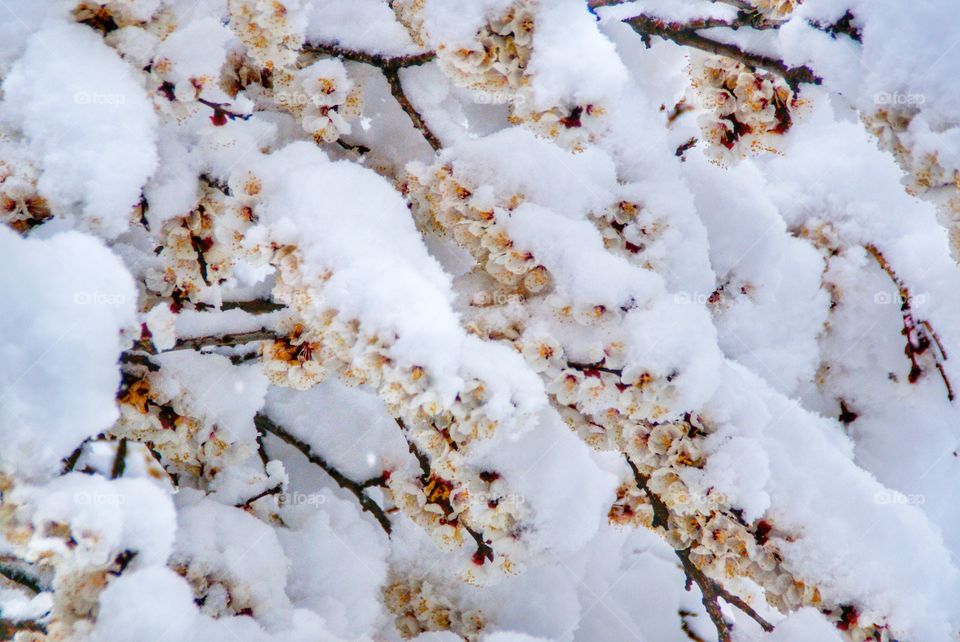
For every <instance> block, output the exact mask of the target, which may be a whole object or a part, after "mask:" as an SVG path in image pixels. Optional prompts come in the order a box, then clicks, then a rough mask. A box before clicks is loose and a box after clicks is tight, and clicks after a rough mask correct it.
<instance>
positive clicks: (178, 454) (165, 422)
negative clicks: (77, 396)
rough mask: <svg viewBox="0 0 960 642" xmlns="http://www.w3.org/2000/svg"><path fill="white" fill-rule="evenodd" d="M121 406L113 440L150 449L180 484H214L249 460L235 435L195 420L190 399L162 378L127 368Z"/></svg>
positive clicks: (142, 369) (244, 448) (137, 367)
mask: <svg viewBox="0 0 960 642" xmlns="http://www.w3.org/2000/svg"><path fill="white" fill-rule="evenodd" d="M117 401H118V402H119V410H120V418H119V419H118V420H117V422H116V423H115V424H114V425H113V426H112V427H111V429H110V434H111V435H113V436H114V437H117V438H121V437H126V438H128V439H130V440H132V441H137V442H140V443H145V444H146V443H149V444H151V448H152V450H153V451H154V452H155V453H156V454H157V455H159V456H160V458H161V461H162V463H163V466H164V468H165V469H166V470H167V471H168V472H170V473H172V474H175V475H177V476H178V478H179V479H191V480H194V481H195V483H198V484H206V483H209V482H210V481H211V480H212V479H213V478H214V477H216V475H217V474H218V473H219V472H220V471H221V470H223V469H224V467H225V466H226V465H227V464H229V463H232V462H237V461H242V460H243V459H245V458H246V457H247V455H249V451H248V450H247V448H246V447H245V446H241V445H239V444H237V443H235V439H234V438H233V437H232V436H231V435H230V434H228V433H225V432H224V431H221V430H219V429H218V427H217V426H216V425H213V426H211V425H209V424H208V422H206V421H204V419H203V417H198V416H196V415H195V412H194V411H193V410H192V408H193V407H194V405H195V404H194V403H193V401H192V400H191V399H190V398H189V394H188V393H187V392H185V391H182V390H176V391H174V390H173V389H172V388H171V386H169V385H167V383H166V382H165V381H164V380H163V374H162V372H159V371H151V370H148V369H147V368H146V367H144V366H139V365H127V366H126V371H125V372H124V379H123V383H122V385H121V388H120V392H119V394H118V396H117Z"/></svg>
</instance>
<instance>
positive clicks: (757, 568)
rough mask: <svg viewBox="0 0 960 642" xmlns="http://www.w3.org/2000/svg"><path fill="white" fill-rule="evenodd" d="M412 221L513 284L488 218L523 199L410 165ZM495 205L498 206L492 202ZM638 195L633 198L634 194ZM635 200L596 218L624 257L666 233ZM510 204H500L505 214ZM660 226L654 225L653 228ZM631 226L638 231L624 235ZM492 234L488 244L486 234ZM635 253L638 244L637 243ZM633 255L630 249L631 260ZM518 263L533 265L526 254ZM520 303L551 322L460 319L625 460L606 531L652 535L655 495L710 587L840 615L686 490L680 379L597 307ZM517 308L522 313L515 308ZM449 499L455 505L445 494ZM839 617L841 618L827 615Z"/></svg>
mask: <svg viewBox="0 0 960 642" xmlns="http://www.w3.org/2000/svg"><path fill="white" fill-rule="evenodd" d="M404 190H405V192H406V193H407V196H408V199H409V200H410V202H411V205H412V209H413V211H414V214H415V216H417V217H418V219H419V221H420V223H421V225H423V226H425V227H429V228H431V229H433V230H435V231H438V232H440V233H446V234H449V235H450V236H452V237H454V238H455V239H456V240H457V241H459V242H460V243H461V244H462V245H463V246H464V247H465V248H466V249H468V250H469V251H470V252H471V253H472V254H473V256H474V258H476V260H477V263H478V265H480V266H481V267H482V268H483V269H484V270H485V271H486V272H487V273H488V274H489V275H490V276H491V277H492V278H493V279H494V280H496V281H498V282H500V283H507V284H509V285H510V286H512V287H514V288H521V287H522V283H523V282H522V280H521V277H522V276H523V271H522V270H518V275H517V276H511V277H509V278H507V279H505V278H504V277H503V274H504V272H503V270H502V269H501V267H500V266H501V264H502V263H500V262H498V261H496V260H495V259H496V257H498V256H501V255H498V254H495V253H494V251H496V250H499V251H501V252H510V251H515V250H514V249H513V242H512V240H511V239H510V238H509V236H508V235H507V234H506V233H505V231H503V230H502V229H499V228H498V226H497V225H496V220H497V213H498V212H504V213H506V212H507V211H508V210H506V209H503V208H500V207H498V205H497V204H498V202H499V203H504V202H507V203H511V204H512V203H519V202H522V200H523V197H522V195H513V196H510V197H508V198H506V199H504V198H503V197H502V196H501V195H494V194H493V193H492V190H491V189H490V188H489V187H485V186H477V185H474V184H470V183H467V182H466V181H464V180H461V179H460V178H459V177H457V176H454V172H453V170H452V168H451V165H449V164H440V163H438V164H437V165H435V166H434V167H432V168H424V167H422V166H419V165H416V164H413V165H411V167H410V168H409V176H408V177H407V182H406V183H405V185H404ZM498 196H500V198H497V197H498ZM634 196H637V195H634ZM639 200H640V199H638V198H633V199H630V200H624V201H620V202H618V203H617V204H615V205H614V206H613V207H611V208H610V209H609V210H608V211H607V212H604V213H603V214H602V215H601V216H599V217H598V216H596V215H594V218H595V219H599V220H597V224H598V227H600V229H601V230H604V229H606V230H608V231H607V233H606V234H604V237H605V238H606V239H608V244H610V245H613V247H615V248H619V247H621V245H620V244H621V243H622V248H623V249H626V250H627V252H631V253H632V249H631V248H630V247H628V246H627V243H628V242H629V243H631V244H632V241H630V239H631V238H633V239H637V240H638V241H641V242H642V241H643V240H644V237H645V236H646V235H647V234H648V229H649V233H652V234H653V235H656V234H659V233H662V230H663V229H665V226H666V224H665V223H664V222H660V221H658V220H657V219H654V218H653V217H651V219H652V220H649V221H645V220H643V218H642V217H641V216H640V214H641V211H642V207H641V206H640V205H639V204H638V203H637V201H639ZM508 207H509V206H508ZM658 224H659V226H660V227H659V228H658ZM631 226H636V227H635V228H633V229H631ZM488 236H489V237H492V238H490V239H489V240H488V238H487V237H488ZM638 249H639V246H638ZM638 253H639V252H638ZM525 258H526V261H525V263H523V265H526V266H532V265H536V259H535V257H533V255H532V254H531V255H529V256H528V257H525ZM527 294H529V295H530V296H529V297H528V298H524V299H523V300H524V301H526V302H527V303H528V306H527V307H529V306H531V305H546V308H547V309H549V310H551V311H552V312H553V317H554V324H557V323H559V325H555V326H554V327H551V326H550V325H543V324H539V325H537V326H535V327H525V325H526V323H525V322H526V319H528V318H529V316H527V317H524V316H523V315H522V314H521V313H517V314H512V313H510V312H509V311H500V310H495V311H487V312H483V313H481V314H478V315H475V318H474V319H471V320H470V321H468V329H469V330H470V331H472V332H474V333H475V334H477V335H479V336H482V337H484V338H487V339H491V340H503V339H507V340H511V341H512V343H513V345H514V346H515V348H516V349H517V350H518V351H519V352H520V353H521V354H522V355H523V356H524V358H525V359H526V361H527V363H528V364H529V365H530V366H531V367H532V368H533V369H534V370H535V371H537V372H538V373H540V375H541V377H542V378H543V379H544V382H545V383H546V386H547V392H548V395H549V396H550V399H551V402H552V403H553V405H554V407H555V408H556V410H557V411H558V412H559V413H560V415H561V417H563V419H564V421H565V422H566V423H567V424H568V425H569V426H570V428H571V429H573V430H574V431H575V432H577V433H578V434H579V435H580V436H581V437H582V438H583V439H584V441H585V442H586V443H588V444H589V445H591V446H592V447H594V448H597V449H600V450H615V451H620V452H622V453H624V454H625V455H626V456H627V457H629V459H630V461H631V462H633V464H634V465H635V466H636V467H637V469H638V472H639V474H641V475H642V476H643V477H644V478H645V479H647V482H646V483H645V486H644V487H643V488H642V487H640V486H638V485H637V484H636V483H632V484H626V485H624V486H622V487H621V488H620V490H619V492H618V499H617V501H616V503H615V504H614V505H613V507H612V508H611V510H610V513H609V516H610V519H611V521H612V522H614V523H619V524H635V525H642V526H645V527H648V528H654V526H655V524H654V522H655V519H654V510H653V506H652V504H651V502H650V500H649V498H648V496H647V495H646V492H647V489H648V490H649V492H652V493H655V494H656V496H657V497H658V498H659V499H660V501H662V502H663V503H664V504H665V506H666V508H667V510H668V512H669V516H668V519H667V522H668V523H667V524H666V526H665V528H664V527H663V525H657V527H658V528H659V529H660V530H661V533H662V535H663V536H664V538H665V539H666V541H667V542H668V543H670V545H671V546H673V547H674V548H676V549H677V550H688V551H690V558H691V560H692V561H693V563H694V564H696V566H697V567H698V568H700V569H701V570H704V571H705V572H707V573H708V574H709V575H710V576H712V577H717V578H729V579H734V578H749V579H750V580H752V581H754V582H756V583H757V584H759V585H760V586H762V587H763V588H764V590H765V591H766V597H767V599H768V601H769V602H770V604H771V605H772V606H774V607H775V608H777V609H779V610H781V611H783V612H789V611H793V610H796V609H798V608H800V607H803V606H814V607H817V608H819V609H821V610H823V611H824V612H825V613H828V614H842V613H845V612H847V611H845V610H844V609H845V607H843V606H837V605H829V604H825V603H824V600H823V599H822V597H821V595H820V593H819V591H818V590H817V588H816V587H815V586H814V585H812V584H809V583H807V582H805V581H803V580H802V579H799V578H798V577H796V576H795V575H794V574H793V573H792V572H791V571H790V570H789V569H787V568H786V567H785V566H784V564H783V563H782V557H781V555H780V554H779V552H778V551H777V549H776V544H775V537H774V536H775V533H771V527H770V526H769V524H767V523H766V522H764V521H762V520H761V521H759V522H757V523H754V524H748V523H746V522H744V520H743V519H742V518H740V517H739V513H738V511H737V510H736V509H735V508H734V507H732V506H731V505H730V503H729V501H728V500H727V498H726V497H724V496H722V494H720V493H716V492H713V491H708V492H705V493H702V494H697V493H695V492H694V491H693V490H691V488H690V487H689V486H688V484H687V482H686V481H685V479H688V478H689V477H690V476H689V474H688V473H689V472H691V471H695V470H698V469H700V468H702V467H703V466H704V465H705V463H706V449H705V446H704V439H705V438H706V436H707V435H708V434H709V433H710V427H709V425H708V423H707V422H706V421H704V420H703V419H701V418H700V417H699V416H698V415H696V414H693V413H680V415H679V416H678V415H677V413H676V408H675V406H676V397H677V392H678V391H677V383H676V382H675V379H676V377H677V375H678V374H679V373H677V372H668V373H666V374H660V375H657V374H655V373H653V372H650V371H649V370H648V369H646V368H643V367H639V366H637V365H634V364H630V363H628V362H627V360H626V357H625V354H626V351H625V345H624V340H625V339H624V338H623V337H621V336H620V335H619V333H618V331H617V325H618V324H617V315H616V314H614V313H613V312H607V311H606V310H604V309H602V307H600V309H598V307H597V306H586V307H585V306H583V305H582V304H581V305H574V304H572V303H570V302H568V301H565V300H564V299H563V298H562V297H559V296H557V295H556V294H549V293H546V292H544V293H536V292H529V291H528V292H527ZM522 307H523V306H522ZM598 324H599V325H600V326H602V327H603V328H604V335H605V336H606V338H607V341H606V342H604V343H599V344H596V345H593V346H592V347H591V346H586V347H584V346H578V356H581V357H582V356H583V355H586V356H588V357H589V360H588V361H585V362H576V361H573V360H572V359H571V358H570V356H569V355H568V354H566V352H565V350H564V343H563V342H561V340H560V339H559V338H558V337H560V336H568V335H569V333H570V332H571V329H572V328H575V327H590V326H597V325H598ZM451 494H452V496H453V497H454V498H457V495H456V491H455V489H451ZM837 617H838V619H839V617H840V616H839V615H837ZM858 622H859V624H856V623H852V624H850V625H849V626H848V627H847V629H848V630H849V631H850V632H851V635H852V636H853V637H854V638H856V636H857V635H862V636H863V639H874V638H870V637H869V636H871V635H876V636H878V637H876V638H875V639H887V638H886V637H883V636H885V635H887V633H886V629H884V628H883V626H882V625H881V624H880V622H881V620H880V619H879V616H877V617H876V618H873V619H871V618H870V617H868V616H866V615H863V614H861V615H860V616H859V620H858Z"/></svg>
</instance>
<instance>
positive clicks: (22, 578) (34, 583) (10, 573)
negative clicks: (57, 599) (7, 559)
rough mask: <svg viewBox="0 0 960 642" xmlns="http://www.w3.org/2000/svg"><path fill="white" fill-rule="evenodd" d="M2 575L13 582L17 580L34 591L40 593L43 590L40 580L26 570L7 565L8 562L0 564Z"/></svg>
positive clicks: (0, 573)
mask: <svg viewBox="0 0 960 642" xmlns="http://www.w3.org/2000/svg"><path fill="white" fill-rule="evenodd" d="M0 575H2V576H3V577H5V578H7V579H8V580H10V581H11V582H16V583H17V584H19V585H20V586H22V587H24V588H28V589H30V590H31V591H33V592H34V593H39V592H41V591H42V590H43V588H42V587H41V586H40V580H38V579H37V578H35V577H33V576H32V575H30V574H29V573H27V572H26V571H21V570H20V569H18V568H14V567H12V566H7V565H6V564H0Z"/></svg>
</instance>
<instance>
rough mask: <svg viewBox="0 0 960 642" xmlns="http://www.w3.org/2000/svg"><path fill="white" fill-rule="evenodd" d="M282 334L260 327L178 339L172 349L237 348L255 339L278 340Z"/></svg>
mask: <svg viewBox="0 0 960 642" xmlns="http://www.w3.org/2000/svg"><path fill="white" fill-rule="evenodd" d="M280 338H281V337H280V335H279V334H277V333H276V332H274V331H273V330H267V329H266V328H260V329H259V330H254V331H253V332H237V333H235V334H221V335H216V336H206V337H191V338H188V339H178V340H177V343H176V345H175V346H173V347H172V348H171V349H170V350H201V349H203V348H235V347H237V346H242V345H245V344H247V343H253V342H255V341H276V340H278V339H280Z"/></svg>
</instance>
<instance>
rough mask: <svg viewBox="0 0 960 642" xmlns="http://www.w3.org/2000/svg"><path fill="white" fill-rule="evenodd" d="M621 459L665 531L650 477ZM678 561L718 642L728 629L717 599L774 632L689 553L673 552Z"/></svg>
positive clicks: (726, 638) (665, 516) (665, 512)
mask: <svg viewBox="0 0 960 642" xmlns="http://www.w3.org/2000/svg"><path fill="white" fill-rule="evenodd" d="M624 459H626V460H627V464H628V465H629V466H630V470H631V471H632V472H633V479H634V482H635V483H636V484H637V488H639V489H640V490H642V491H643V492H644V493H645V494H646V495H647V497H648V498H649V499H650V505H651V506H652V507H653V526H654V528H657V527H662V528H664V529H667V528H668V527H669V520H670V510H669V509H668V508H667V505H666V504H665V503H664V502H663V500H662V499H660V497H659V496H658V495H657V494H656V493H654V492H653V491H651V490H650V488H649V486H648V485H647V484H648V482H649V481H650V478H649V477H646V476H645V475H643V474H642V473H641V472H640V470H639V469H638V468H637V467H636V465H635V464H634V463H633V462H632V461H631V460H630V457H628V456H626V455H624ZM674 553H675V554H676V556H677V558H678V559H679V560H680V564H681V566H682V567H683V572H684V574H685V575H686V576H687V590H688V591H689V590H690V586H691V585H692V584H696V585H697V587H698V588H699V589H700V594H701V596H702V602H703V607H704V608H705V609H706V611H707V615H709V616H710V619H711V620H712V621H713V625H714V626H715V627H716V628H717V638H718V640H719V642H730V640H731V637H730V625H729V624H728V623H727V621H726V620H725V619H724V618H723V612H722V611H721V610H720V603H719V601H718V599H723V600H724V601H725V602H727V603H728V604H731V605H733V606H735V607H737V608H738V609H740V610H741V611H743V612H744V613H746V614H747V615H748V616H750V618H751V619H753V620H754V621H755V622H756V623H757V624H759V625H760V627H761V628H762V629H763V630H764V631H767V632H770V631H773V625H772V624H770V623H769V622H767V621H766V620H765V619H764V618H763V617H761V615H760V614H759V613H757V612H756V611H755V610H754V609H753V607H751V606H750V605H749V604H747V603H746V602H745V601H744V600H743V599H742V598H740V597H738V596H736V595H734V594H733V593H730V592H729V591H727V589H725V588H723V585H721V584H720V583H719V582H717V581H715V580H714V579H712V578H710V577H708V576H707V575H706V573H704V572H703V571H702V570H700V568H698V567H697V565H696V564H694V563H693V560H691V559H690V549H689V548H685V549H683V550H676V549H675V550H674Z"/></svg>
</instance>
